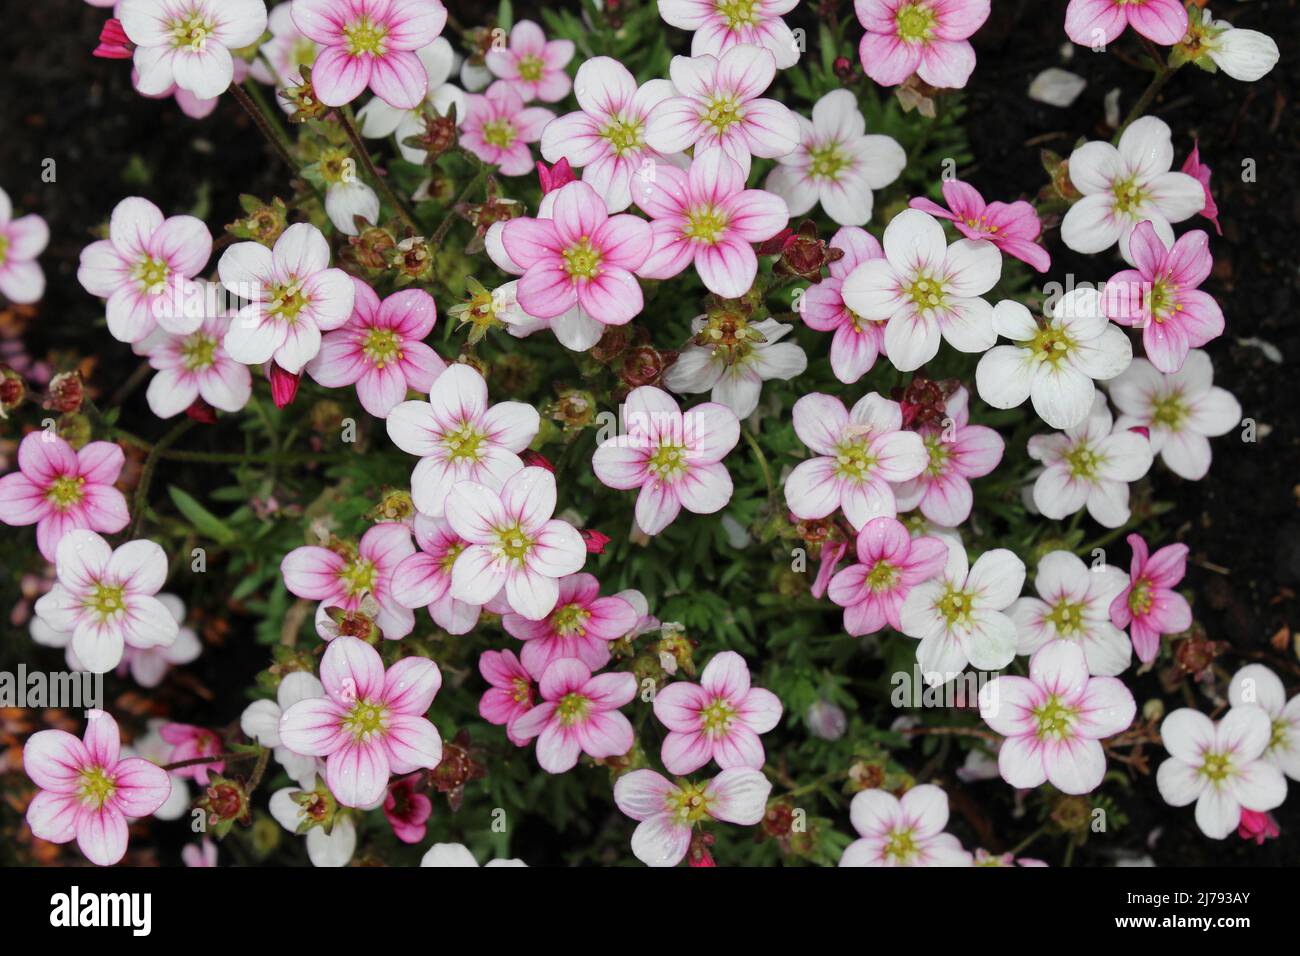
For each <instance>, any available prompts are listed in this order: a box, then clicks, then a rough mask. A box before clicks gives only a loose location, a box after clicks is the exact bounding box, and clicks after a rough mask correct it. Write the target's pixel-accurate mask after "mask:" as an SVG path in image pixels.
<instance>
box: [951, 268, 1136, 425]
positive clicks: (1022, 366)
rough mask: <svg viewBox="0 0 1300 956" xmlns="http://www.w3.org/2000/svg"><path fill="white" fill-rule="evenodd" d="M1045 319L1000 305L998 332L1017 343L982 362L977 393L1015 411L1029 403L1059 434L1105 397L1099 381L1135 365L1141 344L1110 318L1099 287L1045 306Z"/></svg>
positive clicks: (995, 351)
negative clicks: (1133, 341) (1097, 384)
mask: <svg viewBox="0 0 1300 956" xmlns="http://www.w3.org/2000/svg"><path fill="white" fill-rule="evenodd" d="M1044 313H1045V314H1044V316H1043V319H1044V321H1043V322H1041V323H1039V322H1035V321H1034V317H1033V315H1031V314H1030V312H1029V310H1028V309H1027V308H1025V307H1024V306H1023V305H1021V304H1020V303H1019V302H1016V301H1014V300H1012V299H1005V300H1003V301H1002V302H999V303H998V304H997V305H996V306H994V307H993V328H994V329H995V330H996V331H997V333H998V334H999V335H1001V336H1002V337H1003V338H1008V339H1011V340H1012V341H1014V342H1015V343H1016V344H1015V345H998V346H995V347H993V348H991V349H989V350H988V351H987V352H986V353H984V355H983V356H982V357H981V358H980V363H979V365H978V366H977V367H976V369H975V387H976V388H977V389H978V390H979V393H980V398H982V399H984V401H986V402H988V403H989V404H990V405H992V406H993V407H994V408H1015V407H1016V406H1018V405H1022V404H1024V401H1025V399H1026V398H1028V399H1029V400H1030V401H1031V402H1032V403H1033V406H1034V411H1035V412H1036V413H1037V414H1038V417H1039V418H1041V419H1042V420H1043V421H1045V422H1046V423H1047V424H1049V425H1051V426H1052V427H1053V428H1075V427H1077V426H1078V425H1080V424H1081V423H1082V422H1083V421H1084V419H1086V418H1087V417H1088V413H1089V412H1090V411H1091V410H1092V406H1093V400H1094V398H1095V397H1096V395H1097V390H1096V387H1095V386H1094V385H1093V380H1094V379H1097V380H1100V381H1105V380H1108V379H1112V378H1114V377H1115V376H1117V375H1119V374H1120V373H1121V372H1123V371H1124V370H1125V369H1126V368H1128V367H1129V364H1130V363H1131V362H1132V361H1133V346H1132V344H1130V342H1129V340H1128V336H1127V335H1125V334H1124V332H1123V330H1122V329H1119V328H1117V327H1116V326H1114V325H1111V324H1110V323H1109V322H1107V321H1106V316H1105V315H1104V314H1103V304H1102V295H1101V294H1100V293H1098V292H1097V290H1096V289H1087V288H1084V289H1072V290H1071V291H1069V292H1067V293H1066V294H1065V295H1063V296H1062V297H1061V298H1060V299H1059V300H1058V301H1057V302H1056V303H1055V304H1054V305H1050V306H1047V307H1045V309H1044Z"/></svg>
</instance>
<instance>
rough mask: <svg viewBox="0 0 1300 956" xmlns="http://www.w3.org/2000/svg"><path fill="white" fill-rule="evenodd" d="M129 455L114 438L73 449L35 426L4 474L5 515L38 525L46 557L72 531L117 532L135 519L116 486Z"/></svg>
mask: <svg viewBox="0 0 1300 956" xmlns="http://www.w3.org/2000/svg"><path fill="white" fill-rule="evenodd" d="M125 461H126V458H125V456H124V455H123V454H122V449H121V448H119V447H118V446H117V445H115V444H113V443H112V442H106V441H93V442H90V443H89V444H88V445H84V446H83V447H82V449H81V451H73V450H72V446H71V445H69V444H68V443H67V442H66V441H64V440H63V439H62V438H60V437H59V436H58V435H56V434H54V433H53V432H47V431H35V432H30V433H29V434H28V435H27V436H26V437H25V438H24V439H23V440H22V444H20V445H19V446H18V471H15V472H11V473H9V474H7V475H5V476H4V477H3V478H0V521H3V522H4V523H5V524H8V525H16V526H22V525H29V524H34V525H36V546H37V547H38V548H40V551H41V554H42V555H43V556H44V558H45V560H47V561H53V560H54V558H55V554H56V551H57V549H58V546H59V542H60V541H62V540H63V537H64V535H66V534H67V533H68V532H69V531H75V530H76V529H78V528H88V529H90V530H91V531H102V532H104V533H105V534H116V533H117V532H118V531H121V530H122V529H123V528H125V527H126V524H127V522H128V521H130V520H131V518H130V515H129V514H127V507H126V498H124V497H123V496H122V492H120V491H118V490H117V489H116V488H114V487H113V483H114V482H116V481H117V479H118V476H119V475H121V473H122V465H123V464H124V463H125Z"/></svg>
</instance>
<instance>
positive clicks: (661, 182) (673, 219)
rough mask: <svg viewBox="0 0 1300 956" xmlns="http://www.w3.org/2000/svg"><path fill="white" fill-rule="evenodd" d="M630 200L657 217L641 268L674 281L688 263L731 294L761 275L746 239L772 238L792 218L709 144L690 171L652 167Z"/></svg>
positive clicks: (717, 290) (707, 281)
mask: <svg viewBox="0 0 1300 956" xmlns="http://www.w3.org/2000/svg"><path fill="white" fill-rule="evenodd" d="M633 185H634V193H633V199H635V201H636V204H637V205H638V206H640V207H641V208H642V209H643V210H645V212H646V214H647V215H649V216H650V217H651V218H652V219H653V220H654V221H653V222H652V223H650V229H651V234H652V238H653V247H652V248H651V250H650V254H649V256H647V257H646V260H645V262H644V263H643V264H642V265H641V268H640V269H639V270H638V275H641V276H643V277H644V278H647V279H671V278H672V277H673V276H675V275H677V274H678V273H679V272H681V271H682V270H683V269H685V268H686V267H687V266H689V265H690V264H691V263H692V262H693V263H694V264H695V269H696V271H697V272H699V274H700V280H701V281H702V282H703V283H704V285H705V287H706V288H708V290H709V291H710V292H713V293H715V294H717V295H720V296H722V297H723V298H727V299H736V298H739V297H740V296H742V295H744V294H745V293H746V292H748V291H749V288H750V286H752V285H753V284H754V277H755V276H756V275H757V274H758V257H757V256H756V255H755V254H754V249H753V246H752V245H751V243H755V242H763V241H764V240H766V239H771V238H772V237H773V236H775V235H776V234H777V233H779V232H780V231H781V230H782V229H784V228H785V226H786V223H788V222H789V221H790V214H789V212H788V211H787V209H786V205H785V201H784V200H783V199H781V198H780V197H779V196H774V195H772V194H771V193H769V192H764V191H763V190H761V189H746V188H745V173H744V171H743V170H742V169H741V168H740V166H738V165H737V164H736V163H735V162H733V161H732V160H731V159H729V158H728V157H727V156H726V155H725V154H724V153H723V152H722V150H717V149H712V150H707V151H706V152H705V153H704V154H703V155H702V156H698V157H696V158H695V159H693V160H692V161H691V166H690V169H689V170H686V171H683V170H680V169H677V168H676V167H675V166H657V167H655V175H654V178H652V179H646V180H642V181H638V182H635V183H634V184H633Z"/></svg>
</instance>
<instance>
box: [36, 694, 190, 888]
mask: <svg viewBox="0 0 1300 956" xmlns="http://www.w3.org/2000/svg"><path fill="white" fill-rule="evenodd" d="M86 716H87V721H86V733H85V736H84V737H82V739H81V740H78V739H77V738H76V737H74V736H72V734H70V733H68V732H66V731H63V730H42V731H39V732H38V733H35V734H32V736H31V737H30V738H29V739H28V741H27V744H26V746H24V747H23V770H24V771H26V773H27V776H29V777H30V778H31V779H32V782H33V783H35V784H36V786H38V787H40V788H41V789H40V792H39V793H37V794H36V796H35V797H33V798H32V802H31V803H30V804H29V805H28V807H27V825H28V826H29V827H31V828H32V833H33V834H35V835H36V836H37V837H39V838H40V839H42V840H49V841H50V842H51V843H69V842H71V841H72V840H74V839H75V840H76V841H77V847H78V849H80V850H81V852H82V853H83V854H85V856H86V859H88V860H90V862H91V863H94V864H96V865H98V866H112V865H113V864H114V863H116V862H117V861H118V860H120V859H122V857H123V856H125V855H126V841H127V829H126V821H127V818H128V817H131V818H133V819H134V818H138V817H147V816H149V815H150V814H152V813H153V812H154V811H155V810H157V809H158V808H159V807H161V806H162V805H163V804H164V803H165V802H166V801H167V797H168V796H169V795H170V794H171V790H172V785H171V781H170V780H168V779H167V774H166V773H165V772H164V771H163V770H162V768H161V767H159V766H157V765H156V764H153V763H150V762H149V761H148V760H145V759H144V758H143V757H127V758H126V759H122V758H121V757H120V752H121V751H120V748H121V738H120V735H119V732H118V729H117V721H115V720H114V719H113V718H112V717H111V716H109V715H108V714H106V713H104V711H102V710H92V711H89V712H88V713H87V715H86Z"/></svg>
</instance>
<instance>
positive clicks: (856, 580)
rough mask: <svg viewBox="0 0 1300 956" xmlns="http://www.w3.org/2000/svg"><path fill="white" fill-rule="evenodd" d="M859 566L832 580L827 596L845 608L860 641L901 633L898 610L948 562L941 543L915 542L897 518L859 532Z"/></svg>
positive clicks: (927, 539)
mask: <svg viewBox="0 0 1300 956" xmlns="http://www.w3.org/2000/svg"><path fill="white" fill-rule="evenodd" d="M857 554H858V563H857V564H854V565H850V566H849V567H847V568H845V569H844V570H843V571H840V572H839V573H838V574H836V575H835V577H833V578H831V583H830V587H829V588H828V589H827V594H828V595H829V596H830V599H831V600H832V601H834V602H835V603H836V604H838V605H839V606H840V607H842V608H844V630H846V631H847V632H848V633H850V634H852V635H853V636H854V637H859V636H861V635H863V634H875V633H876V632H877V631H880V630H883V629H884V628H885V627H886V626H889V627H892V628H893V629H894V630H896V631H899V630H902V627H903V625H902V622H901V620H900V618H899V609H900V608H902V606H903V600H904V599H905V598H906V597H907V595H908V594H909V593H910V592H911V590H912V588H913V587H915V586H916V585H918V584H920V583H921V582H922V581H928V580H929V579H930V578H932V577H934V576H935V575H936V574H938V573H939V572H940V571H942V570H943V568H944V565H945V564H946V563H947V562H948V546H947V545H946V544H945V543H944V542H943V541H942V540H940V539H939V538H931V537H928V536H922V537H919V538H913V537H911V536H910V535H909V534H908V533H907V528H906V527H904V525H903V523H902V522H901V521H898V520H897V519H895V518H888V517H883V516H882V517H879V518H872V519H871V520H870V521H868V522H867V523H866V524H865V525H863V526H862V530H861V531H859V532H858V540H857Z"/></svg>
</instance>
